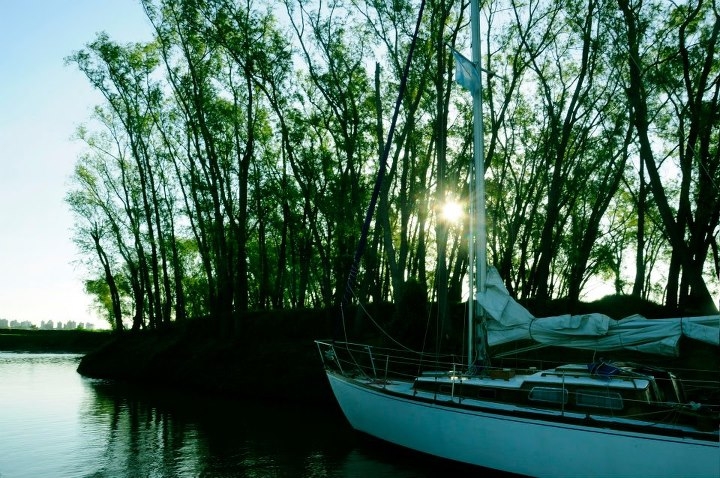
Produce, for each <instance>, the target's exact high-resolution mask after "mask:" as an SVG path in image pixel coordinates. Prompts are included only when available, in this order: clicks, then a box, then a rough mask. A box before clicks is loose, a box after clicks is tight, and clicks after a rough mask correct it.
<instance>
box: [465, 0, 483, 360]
mask: <svg viewBox="0 0 720 478" xmlns="http://www.w3.org/2000/svg"><path fill="white" fill-rule="evenodd" d="M470 26H471V34H472V62H473V64H474V65H475V68H476V70H477V73H478V75H477V77H478V79H479V82H478V83H479V85H478V88H475V89H474V90H473V91H472V98H473V161H474V166H475V175H474V176H475V184H474V189H475V191H474V192H475V194H474V205H473V206H474V207H471V208H470V209H471V222H470V224H471V225H472V219H473V218H472V216H473V212H474V215H475V216H476V218H477V219H476V223H477V224H476V225H475V228H474V229H475V231H476V234H475V240H474V241H473V240H472V239H473V233H474V232H475V231H474V230H473V228H472V227H471V228H470V236H469V237H470V242H471V244H470V248H471V251H472V246H473V244H474V252H475V253H474V254H473V253H472V252H471V253H470V260H471V261H472V257H473V256H474V257H475V264H474V268H475V274H476V276H477V278H476V279H477V280H476V281H475V282H476V284H475V286H476V288H477V293H483V292H485V281H486V274H487V270H486V264H487V231H486V221H485V142H484V139H483V129H484V128H483V115H482V109H483V106H482V73H481V72H482V69H481V67H480V41H481V39H480V7H479V5H478V0H471V2H470ZM471 189H472V186H471ZM470 197H471V198H472V197H473V195H472V194H471V195H470ZM469 267H470V271H469V275H470V277H471V279H470V294H469V297H468V301H469V304H470V306H469V307H468V310H469V313H468V315H469V317H468V324H469V327H468V329H469V333H468V340H469V342H468V365H471V364H472V362H473V360H474V355H475V331H476V313H475V307H474V302H475V293H476V292H475V291H474V290H473V282H474V281H473V279H472V275H473V273H472V268H473V264H472V263H471V264H469ZM481 313H482V311H481ZM479 325H480V329H481V332H480V337H478V338H479V339H480V340H479V343H480V344H481V345H480V347H479V348H480V350H478V354H479V358H480V359H485V358H486V354H487V350H486V347H485V345H484V344H485V343H486V338H485V337H484V330H485V326H484V324H483V323H482V321H481V323H480V324H479Z"/></svg>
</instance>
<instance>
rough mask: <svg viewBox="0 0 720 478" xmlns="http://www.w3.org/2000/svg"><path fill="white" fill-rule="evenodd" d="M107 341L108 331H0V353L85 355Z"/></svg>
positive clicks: (108, 338) (108, 337)
mask: <svg viewBox="0 0 720 478" xmlns="http://www.w3.org/2000/svg"><path fill="white" fill-rule="evenodd" d="M109 340H110V332H109V331H89V330H17V329H0V351H2V352H32V353H76V354H85V353H88V352H90V351H93V350H95V349H97V348H99V347H101V346H102V345H104V344H106V343H107V342H108V341H109Z"/></svg>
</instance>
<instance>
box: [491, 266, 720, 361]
mask: <svg viewBox="0 0 720 478" xmlns="http://www.w3.org/2000/svg"><path fill="white" fill-rule="evenodd" d="M477 301H478V303H479V304H480V306H481V307H482V308H483V309H484V310H485V312H486V315H487V317H486V325H487V334H488V335H487V339H488V345H490V346H491V347H492V346H494V345H500V344H504V343H507V342H513V341H516V340H523V339H531V340H534V341H535V342H538V343H542V344H546V345H557V346H562V347H572V348H579V349H589V350H597V351H607V350H620V349H625V350H634V351H638V352H645V353H651V354H658V355H668V356H677V355H679V351H680V350H679V341H680V337H681V336H683V335H684V336H686V337H689V338H692V339H695V340H700V341H702V342H705V343H708V344H711V345H716V346H720V315H712V316H705V317H682V318H671V319H647V318H645V317H643V316H640V315H632V316H630V317H626V318H624V319H621V320H614V319H611V318H610V317H608V316H607V315H604V314H594V313H593V314H582V315H559V316H555V317H543V318H536V317H534V316H533V315H532V314H531V313H530V312H529V311H528V310H527V309H525V308H524V307H523V306H522V305H520V304H518V303H517V302H516V301H515V300H514V299H513V298H512V297H510V294H509V293H508V291H507V289H506V288H505V285H504V284H503V282H502V279H501V278H500V275H499V274H498V272H497V271H496V270H495V269H493V268H489V269H488V274H487V283H486V289H485V292H483V293H478V294H477Z"/></svg>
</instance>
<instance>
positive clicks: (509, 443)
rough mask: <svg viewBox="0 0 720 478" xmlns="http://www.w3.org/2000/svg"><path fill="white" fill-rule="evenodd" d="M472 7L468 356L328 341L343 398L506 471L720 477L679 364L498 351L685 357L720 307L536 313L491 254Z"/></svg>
mask: <svg viewBox="0 0 720 478" xmlns="http://www.w3.org/2000/svg"><path fill="white" fill-rule="evenodd" d="M471 8H472V15H471V25H472V32H473V61H472V62H470V61H469V60H466V59H465V58H464V57H461V56H459V55H456V61H457V62H458V65H459V66H458V71H457V73H456V79H457V80H458V82H459V83H460V84H461V85H463V86H466V87H467V88H468V89H470V90H471V92H472V94H473V100H474V101H473V112H474V120H475V121H474V123H475V126H474V151H475V152H474V156H475V171H476V174H475V186H474V187H475V190H476V191H475V192H476V194H475V202H476V204H475V205H474V209H475V213H476V214H477V215H478V217H479V219H478V221H477V227H476V229H477V230H478V233H477V237H476V239H475V251H474V253H471V254H472V256H473V258H471V260H470V264H474V269H475V275H476V276H477V280H471V285H472V287H471V289H470V290H471V291H475V292H474V298H475V300H469V301H468V304H469V309H470V310H469V314H468V321H469V326H468V327H467V328H468V330H469V331H471V332H472V333H470V334H468V335H469V338H468V342H467V346H468V349H469V350H468V354H467V359H466V360H464V361H462V362H460V361H456V360H453V359H448V360H444V361H443V360H440V359H437V358H434V357H433V358H428V357H423V356H417V355H415V354H414V353H412V352H411V351H409V350H391V349H387V348H381V347H375V346H370V345H363V344H355V343H349V342H339V341H335V340H318V341H316V344H317V347H318V351H319V353H320V357H321V359H322V362H323V365H324V368H325V373H326V375H327V378H328V380H329V382H330V386H331V389H332V391H333V393H334V395H335V398H336V399H337V402H338V404H339V406H340V408H341V409H342V411H343V413H344V414H345V417H346V418H347V420H348V422H349V423H350V425H351V426H352V427H353V428H354V429H356V430H358V431H360V432H363V433H366V434H368V435H371V436H373V437H376V438H379V439H381V440H384V441H387V442H390V443H393V444H395V445H399V446H403V447H406V448H409V449H412V450H416V451H419V452H422V453H426V454H429V455H434V456H436V457H440V458H444V459H449V460H454V461H458V462H462V463H466V464H470V465H476V466H478V467H483V468H488V469H493V470H499V471H502V472H508V473H514V474H521V475H530V476H551V477H560V476H572V477H577V476H603V477H606V476H607V477H630V476H632V477H643V476H648V477H658V476H673V477H677V476H683V477H718V476H720V409H719V408H718V406H717V404H715V405H703V404H700V403H697V402H695V401H691V400H689V399H688V398H687V396H686V389H685V383H684V382H683V381H682V380H681V379H680V378H678V377H677V376H676V375H675V374H674V373H673V372H671V371H667V370H663V369H661V368H657V367H651V366H647V365H641V364H637V363H631V362H627V363H616V362H609V361H605V360H602V359H597V360H593V361H591V362H590V363H579V364H578V363H570V364H563V365H558V366H555V367H550V368H544V369H542V368H540V369H539V368H536V367H532V366H525V367H522V368H519V369H518V368H503V367H493V366H491V365H490V361H488V360H487V357H486V356H485V354H486V352H487V350H488V349H489V348H490V347H493V346H499V345H502V344H505V343H508V342H512V341H517V340H530V341H533V342H535V343H538V344H540V345H560V346H565V347H568V346H570V347H575V348H580V349H588V350H593V351H595V352H597V351H615V350H630V351H633V352H643V353H647V354H659V355H670V356H674V355H677V353H678V347H679V345H678V344H679V342H680V338H681V337H687V338H689V339H692V340H699V341H701V342H705V343H707V344H710V346H713V347H718V346H720V315H717V316H708V317H693V318H671V319H654V320H648V319H645V318H643V317H640V316H632V317H628V318H626V319H622V320H613V319H611V318H609V317H607V316H605V315H602V314H584V315H579V316H570V315H564V316H558V317H545V318H541V319H537V318H535V317H534V316H533V315H532V314H531V313H530V312H529V311H528V310H527V309H525V308H524V307H523V306H522V305H520V304H519V303H517V302H516V301H515V300H514V299H513V298H512V297H511V296H510V295H509V294H508V291H507V290H506V289H505V287H504V285H503V282H502V280H501V278H500V276H499V275H498V274H497V272H496V271H495V270H494V269H492V268H487V267H486V258H485V231H484V223H485V221H484V211H485V204H484V184H483V175H484V174H483V171H484V168H483V165H484V163H483V159H482V153H483V144H482V103H481V101H482V86H481V84H480V83H479V82H480V76H479V75H478V73H477V69H476V67H475V65H478V64H479V59H480V50H479V42H478V41H477V39H478V38H479V21H478V5H477V0H473V1H472V5H471ZM468 64H470V66H469V65H468ZM470 249H471V251H472V250H473V248H470ZM470 275H471V276H472V275H473V274H470ZM475 302H476V303H477V304H475ZM476 305H477V308H476V307H475V306H476ZM478 317H480V318H481V320H478ZM686 340H687V339H686ZM478 359H479V360H478Z"/></svg>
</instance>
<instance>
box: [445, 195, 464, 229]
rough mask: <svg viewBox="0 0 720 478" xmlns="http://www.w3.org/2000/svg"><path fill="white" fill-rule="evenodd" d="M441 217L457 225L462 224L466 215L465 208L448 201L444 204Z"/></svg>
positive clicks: (455, 202) (457, 203)
mask: <svg viewBox="0 0 720 478" xmlns="http://www.w3.org/2000/svg"><path fill="white" fill-rule="evenodd" d="M440 214H441V217H442V218H443V220H445V221H447V222H453V223H457V222H460V221H461V220H462V218H463V216H464V215H465V212H464V211H463V206H462V204H460V203H459V202H457V201H453V200H448V201H446V202H445V204H443V206H442V211H441V213H440Z"/></svg>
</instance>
